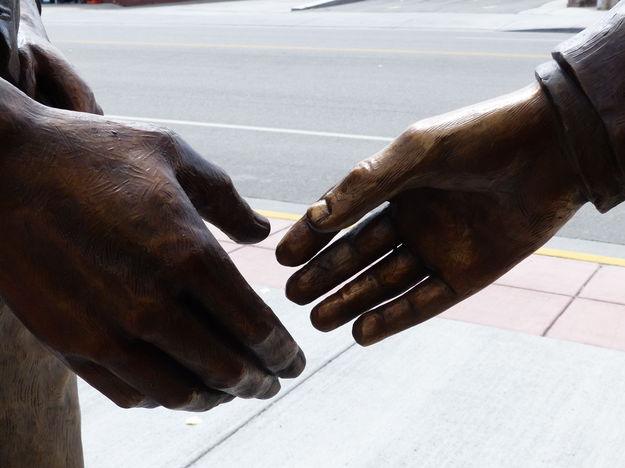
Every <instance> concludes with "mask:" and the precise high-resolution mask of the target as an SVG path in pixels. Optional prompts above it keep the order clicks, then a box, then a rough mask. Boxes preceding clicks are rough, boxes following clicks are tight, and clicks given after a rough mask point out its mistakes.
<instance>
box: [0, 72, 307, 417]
mask: <svg viewBox="0 0 625 468" xmlns="http://www.w3.org/2000/svg"><path fill="white" fill-rule="evenodd" d="M0 92H2V93H3V97H2V99H1V100H0V105H2V106H3V112H2V122H1V129H2V130H3V131H4V132H5V133H4V138H3V141H4V142H5V147H4V148H3V151H2V156H0V219H2V229H1V230H0V266H1V268H0V292H1V294H2V296H3V297H4V298H5V299H6V301H7V303H8V304H9V305H10V306H11V308H12V309H13V310H14V312H15V313H16V315H17V316H18V317H19V318H20V319H21V320H22V322H23V323H24V324H25V325H26V326H27V327H28V328H29V329H30V330H31V331H32V332H33V334H34V335H36V336H37V337H38V338H39V339H40V340H41V341H42V342H43V343H44V344H46V345H47V346H48V347H49V348H50V349H51V350H52V351H53V352H54V353H55V354H56V355H57V356H58V357H59V358H60V359H61V360H63V361H64V362H65V363H66V364H67V365H68V366H69V367H70V368H72V369H73V370H74V371H75V372H76V373H77V374H78V375H80V376H81V377H82V378H84V379H85V380H86V381H87V382H89V383H90V384H91V385H93V386H94V387H96V388H97V389H99V390H100V391H102V392H103V393H104V394H105V395H107V396H108V397H109V398H111V399H112V400H113V401H114V402H116V403H117V404H119V405H120V406H124V407H132V406H146V407H150V406H156V405H162V406H166V407H168V408H176V409H186V410H197V411H201V410H206V409H209V408H211V407H213V406H216V405H217V404H219V403H222V402H224V401H228V400H230V399H232V398H233V397H234V396H240V397H244V398H250V397H256V398H268V397H271V396H273V395H274V394H276V393H277V392H278V390H279V388H280V384H279V380H278V378H279V377H287V378H288V377H295V376H297V375H298V374H299V373H301V371H302V369H303V367H304V365H305V358H304V355H303V353H302V352H301V350H300V349H299V347H298V346H297V344H296V343H295V342H294V341H293V339H292V337H291V336H290V334H289V333H288V332H287V331H286V330H285V328H284V327H283V326H282V324H281V323H280V321H279V320H278V318H277V317H276V316H275V315H274V314H273V313H272V311H271V310H270V309H269V307H268V306H267V305H265V304H264V303H263V301H262V300H261V299H260V298H259V297H258V296H257V295H256V294H255V293H254V291H253V290H252V289H251V288H250V286H249V285H248V284H247V283H246V282H245V280H244V279H243V277H242V276H241V274H240V273H239V272H238V271H237V269H236V267H235V266H234V265H233V263H232V262H231V261H230V259H229V257H228V255H227V254H226V253H225V252H224V251H223V250H222V248H221V247H220V246H219V244H218V243H217V241H216V240H215V239H214V237H213V236H212V235H211V233H210V232H209V231H208V229H207V228H206V226H205V224H204V222H203V221H202V218H201V217H203V218H205V219H206V220H208V221H210V222H211V223H213V224H215V225H216V226H218V227H219V228H220V229H222V230H223V231H225V232H226V233H228V234H229V235H230V237H231V238H232V239H233V240H235V241H238V242H246V243H247V242H256V241H259V240H261V239H263V238H265V237H266V236H267V234H268V233H269V223H268V222H267V220H266V219H265V218H263V217H261V216H259V215H257V214H255V213H254V212H253V211H252V210H251V209H250V208H249V206H248V205H247V204H246V202H245V201H244V200H243V199H241V198H240V196H239V195H238V194H237V192H236V190H235V189H234V187H233V185H232V183H231V181H230V179H229V177H228V176H227V175H226V174H225V173H224V172H223V171H222V170H221V169H220V168H218V167H216V166H214V165H212V164H211V163H209V162H207V161H206V160H204V159H203V158H202V157H200V156H199V155H198V154H197V153H196V152H195V151H193V150H192V149H191V148H190V147H189V146H188V145H187V144H186V143H185V142H184V141H182V140H181V139H180V138H179V137H177V136H175V135H172V134H171V133H169V132H167V131H163V130H160V129H156V128H152V127H142V126H136V125H129V124H123V123H118V122H113V121H109V120H106V119H104V118H102V117H99V116H94V115H91V114H82V113H73V112H67V111H59V110H56V109H52V108H48V107H44V106H41V105H39V104H37V103H35V102H34V101H32V100H30V99H28V98H27V97H26V96H24V95H23V94H21V93H19V92H18V91H17V90H15V88H12V87H11V86H10V85H8V84H7V83H6V82H0Z"/></svg>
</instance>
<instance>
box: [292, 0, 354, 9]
mask: <svg viewBox="0 0 625 468" xmlns="http://www.w3.org/2000/svg"><path fill="white" fill-rule="evenodd" d="M362 1H363V0H322V1H320V2H313V3H307V4H306V5H300V6H294V7H292V8H291V11H303V10H312V9H313V8H326V7H332V6H337V5H345V4H347V3H356V2H362Z"/></svg>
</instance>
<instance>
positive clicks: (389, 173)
mask: <svg viewBox="0 0 625 468" xmlns="http://www.w3.org/2000/svg"><path fill="white" fill-rule="evenodd" d="M410 159H411V158H410V157H409V155H407V154H406V153H405V152H399V153H398V152H397V144H396V143H394V144H391V146H389V147H387V148H386V149H384V150H383V151H382V152H380V153H378V154H376V155H375V156H373V157H371V158H369V159H366V160H364V161H362V162H360V163H358V164H357V165H356V166H355V167H354V168H353V169H352V170H351V171H350V172H349V174H347V177H345V178H344V179H343V180H342V181H341V182H339V184H338V185H336V186H335V187H334V188H332V189H330V191H328V192H327V193H326V194H325V195H324V196H323V197H322V198H321V199H320V200H319V201H318V202H317V203H315V204H313V205H311V206H310V207H309V208H308V211H307V212H306V216H307V218H308V222H309V224H310V226H311V227H312V228H313V229H314V230H316V231H319V232H332V231H339V230H341V229H345V228H347V227H349V226H351V225H353V224H355V223H356V222H357V221H358V220H359V219H361V218H362V217H363V216H365V215H366V214H367V213H369V212H370V211H372V210H374V209H375V208H377V207H379V206H380V205H381V204H382V203H384V202H385V201H387V200H389V199H391V198H393V197H394V196H395V195H396V194H397V193H399V192H400V191H402V190H403V189H404V185H405V183H406V180H407V179H408V178H410V175H411V173H412V171H411V170H410V169H411V168H410V167H408V166H409V164H410V162H409V161H410Z"/></svg>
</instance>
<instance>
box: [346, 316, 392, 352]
mask: <svg viewBox="0 0 625 468" xmlns="http://www.w3.org/2000/svg"><path fill="white" fill-rule="evenodd" d="M385 332H386V326H385V325H384V319H383V318H382V317H380V316H379V315H376V314H371V315H367V316H366V317H365V318H363V319H361V320H358V321H356V323H354V328H353V330H352V335H354V339H355V340H356V342H357V343H358V344H359V345H361V346H369V345H372V344H374V343H377V342H378V341H382V340H383V339H384V336H385Z"/></svg>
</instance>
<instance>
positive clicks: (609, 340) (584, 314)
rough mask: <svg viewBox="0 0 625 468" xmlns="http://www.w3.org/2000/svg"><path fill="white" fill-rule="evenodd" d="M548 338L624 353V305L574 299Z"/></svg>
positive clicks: (550, 331) (548, 334)
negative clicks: (617, 350)
mask: <svg viewBox="0 0 625 468" xmlns="http://www.w3.org/2000/svg"><path fill="white" fill-rule="evenodd" d="M547 336H548V337H551V338H558V339H561V340H567V341H576V342H578V343H585V344H590V345H595V346H602V347H604V348H612V349H619V350H621V351H625V305H620V304H609V303H606V302H600V301H591V300H588V299H575V300H574V301H573V303H572V304H571V305H570V306H569V307H568V308H567V309H566V312H565V313H564V314H563V315H562V317H560V318H559V319H558V321H557V322H556V323H555V324H554V325H553V327H552V328H551V330H549V332H548V333H547Z"/></svg>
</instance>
